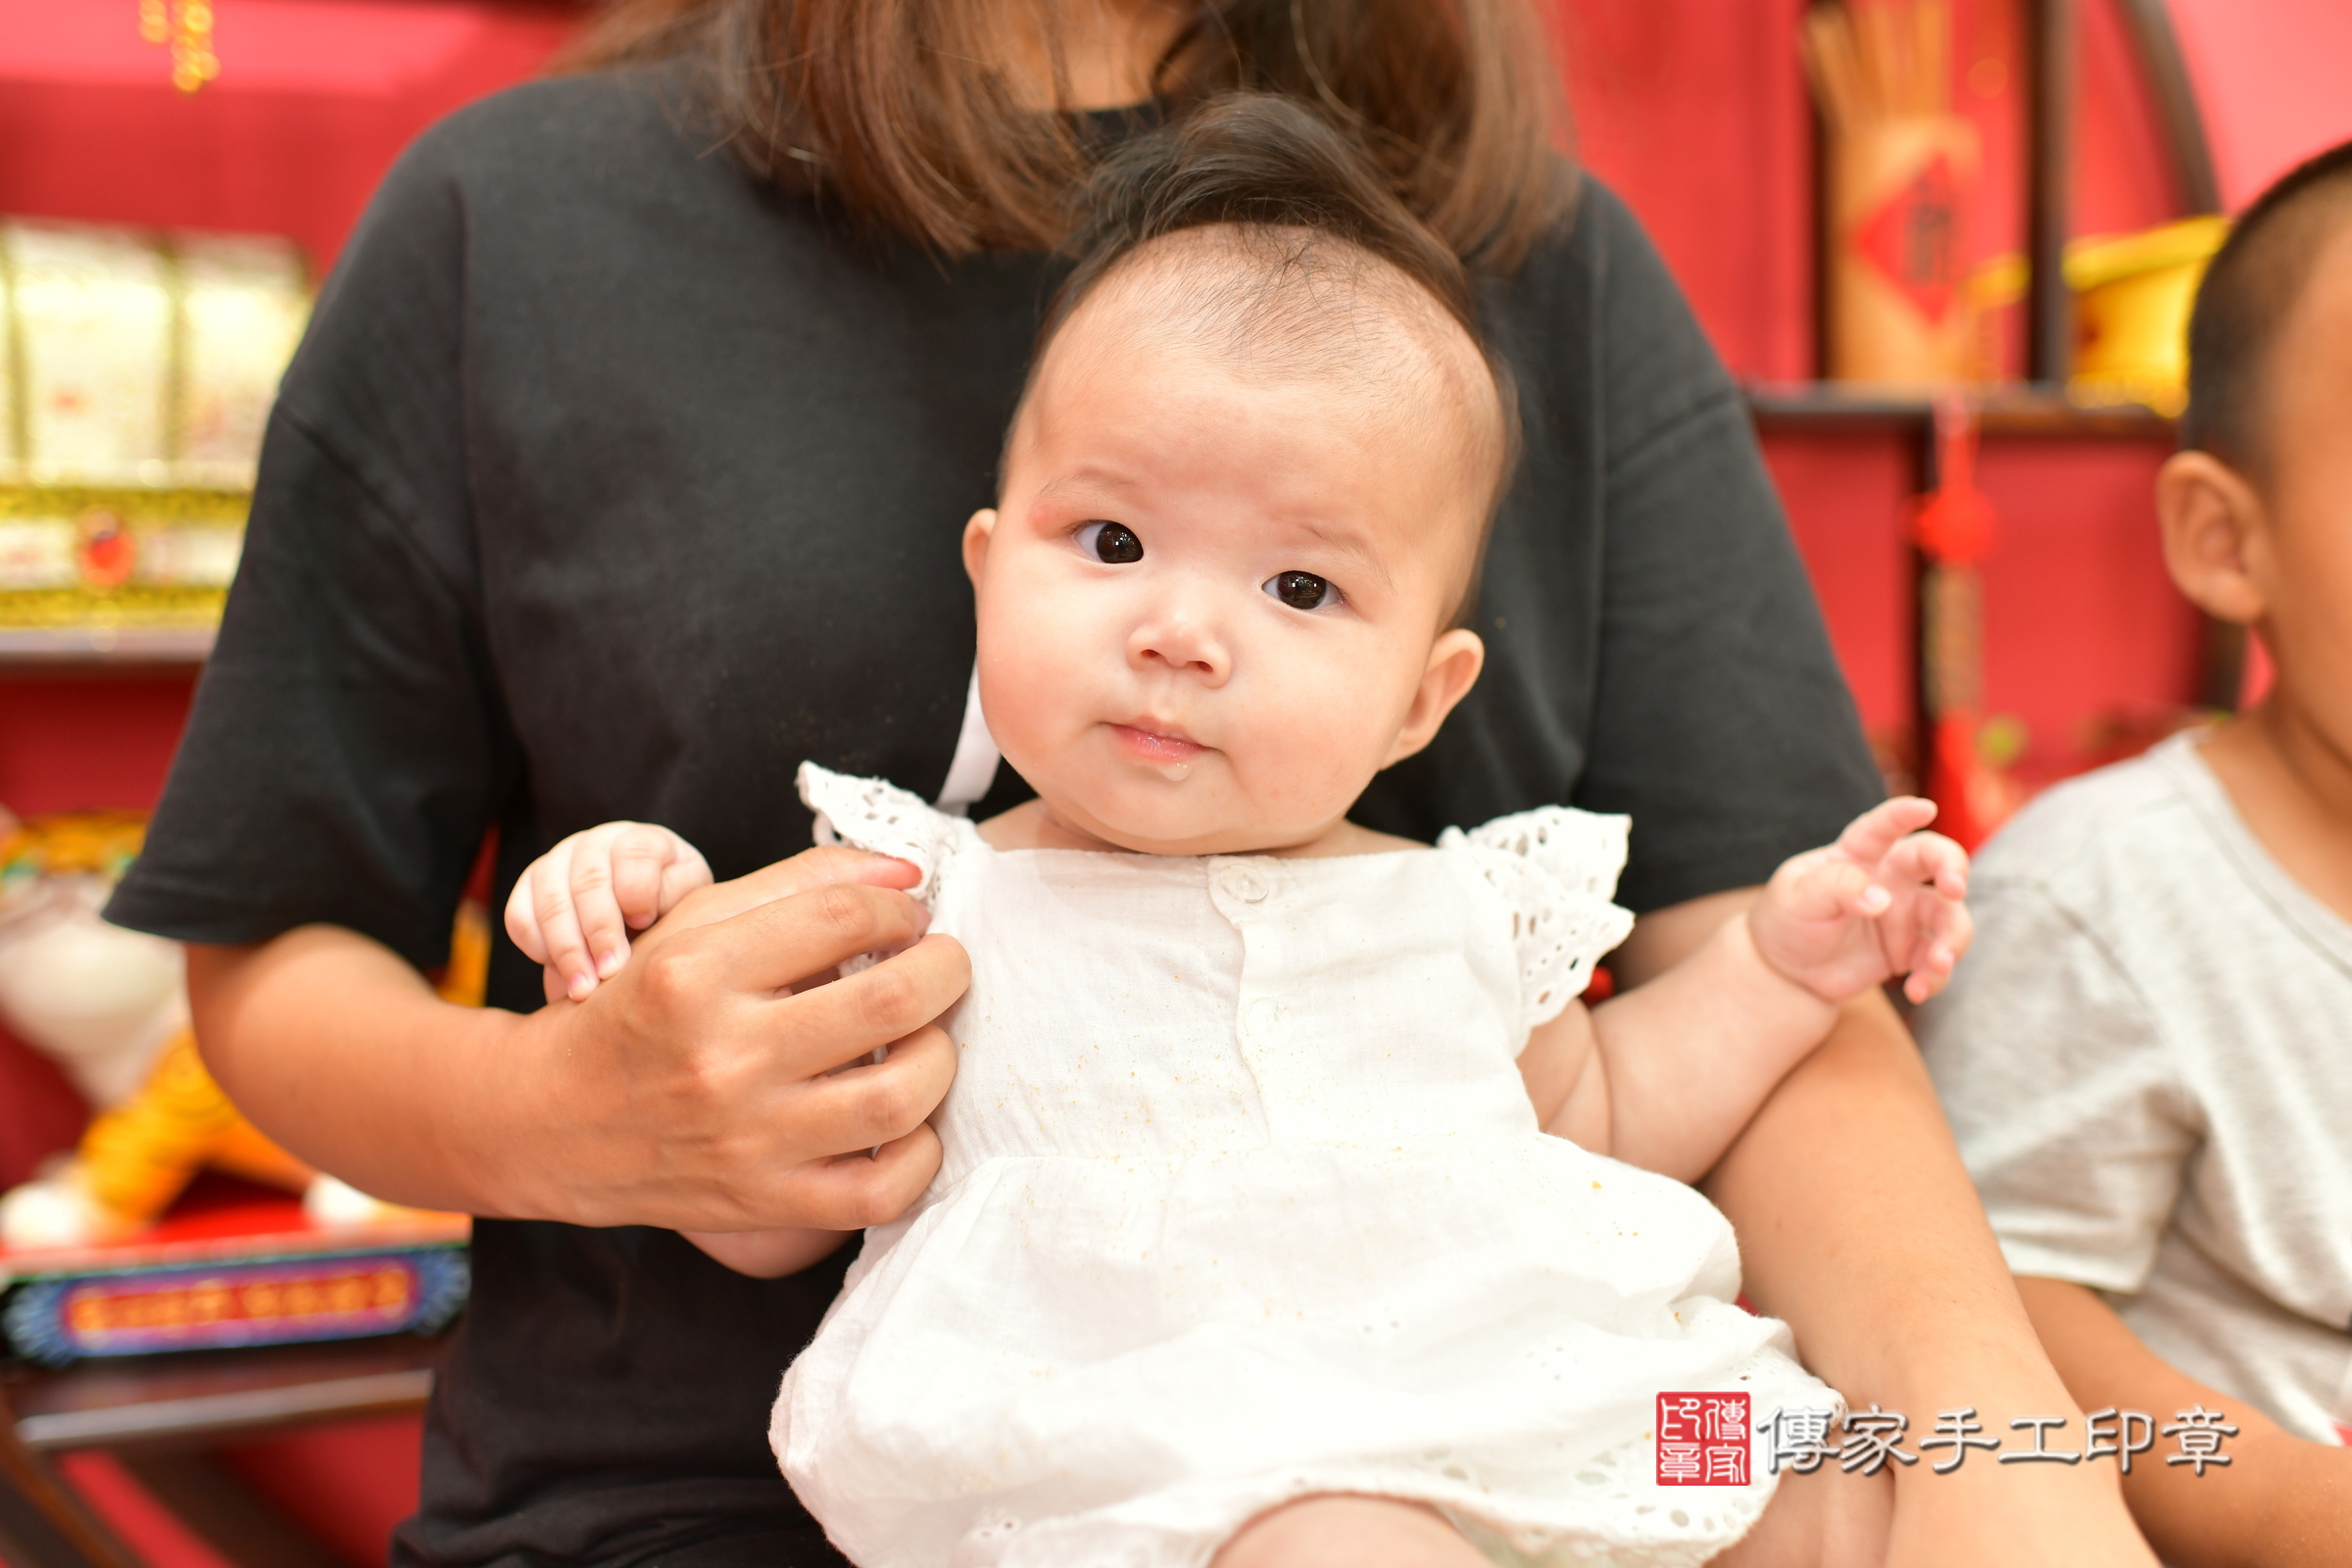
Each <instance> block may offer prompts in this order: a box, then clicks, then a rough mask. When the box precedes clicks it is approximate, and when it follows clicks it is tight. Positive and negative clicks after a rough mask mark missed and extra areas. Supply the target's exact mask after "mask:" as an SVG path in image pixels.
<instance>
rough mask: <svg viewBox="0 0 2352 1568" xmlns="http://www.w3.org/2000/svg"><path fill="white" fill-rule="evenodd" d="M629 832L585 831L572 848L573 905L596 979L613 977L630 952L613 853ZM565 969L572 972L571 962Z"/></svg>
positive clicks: (576, 986) (567, 972) (582, 943)
mask: <svg viewBox="0 0 2352 1568" xmlns="http://www.w3.org/2000/svg"><path fill="white" fill-rule="evenodd" d="M629 831H634V829H633V828H632V829H631V830H629ZM626 836H627V834H626V832H619V833H613V834H610V835H605V836H598V835H595V834H588V835H583V836H582V838H581V842H580V845H579V848H578V849H576V850H574V851H573V852H572V857H571V877H570V894H571V907H572V909H573V911H574V915H575V917H576V919H577V920H578V923H579V931H580V943H581V946H582V948H583V949H584V950H585V953H586V956H587V961H588V965H589V972H590V974H591V976H592V978H593V979H596V980H609V979H611V978H612V977H613V975H614V974H616V973H617V972H619V969H620V966H621V964H622V963H623V962H624V961H626V960H627V958H628V956H629V927H628V917H627V916H626V915H625V914H623V913H622V912H621V907H620V900H619V899H618V897H616V890H615V887H614V864H615V861H614V853H613V852H614V849H615V846H616V845H617V844H618V843H619V842H621V841H622V840H623V839H624V838H625V837H626ZM564 973H565V974H566V975H570V974H572V970H571V968H570V966H569V965H565V966H564ZM579 989H580V988H579V984H578V981H577V979H576V978H575V979H574V980H573V983H572V990H573V991H574V992H575V993H578V992H579Z"/></svg>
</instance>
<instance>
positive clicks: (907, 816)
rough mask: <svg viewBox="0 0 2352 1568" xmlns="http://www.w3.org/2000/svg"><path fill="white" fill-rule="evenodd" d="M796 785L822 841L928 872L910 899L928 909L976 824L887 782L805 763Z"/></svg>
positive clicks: (818, 841) (821, 842)
mask: <svg viewBox="0 0 2352 1568" xmlns="http://www.w3.org/2000/svg"><path fill="white" fill-rule="evenodd" d="M796 783H797V784H798V786H799V788H800V794H801V804H802V805H803V806H806V807H808V808H809V810H811V811H814V812H815V813H816V842H817V843H819V844H847V845H849V846H850V847H851V848H852V849H858V850H871V851H872V852H873V853H874V854H876V855H887V856H890V857H892V858H895V859H901V860H905V861H907V863H908V864H910V865H912V866H913V867H914V868H915V869H916V870H917V871H920V872H921V873H922V880H921V881H919V882H917V883H916V884H915V885H914V886H913V887H911V888H909V889H908V890H907V896H908V897H910V898H912V899H914V900H915V901H916V902H918V903H923V904H928V903H929V902H930V901H931V895H932V894H933V893H934V892H936V891H937V889H938V878H939V873H940V870H941V868H942V867H943V866H944V865H945V864H946V862H947V860H948V858H949V857H950V856H951V855H953V854H954V853H955V851H956V848H957V846H958V845H959V844H961V843H962V841H963V838H964V836H965V835H966V834H969V833H970V832H971V831H972V825H971V823H969V822H967V821H965V820H964V819H963V818H962V817H959V816H950V815H949V814H948V813H947V812H945V811H942V810H939V809H936V808H934V807H932V806H931V805H930V804H929V803H927V802H926V801H924V800H923V798H922V797H921V796H919V795H915V794H913V793H911V792H910V791H907V790H903V789H901V788H899V787H898V786H897V785H896V784H893V783H891V782H889V781H888V780H887V779H879V778H854V777H852V776H851V775H849V774H847V773H836V772H834V771H832V770H831V769H830V768H823V767H819V766H817V765H816V764H815V763H814V762H803V763H802V764H801V770H800V774H799V776H798V778H797V779H796Z"/></svg>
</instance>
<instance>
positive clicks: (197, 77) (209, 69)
mask: <svg viewBox="0 0 2352 1568" xmlns="http://www.w3.org/2000/svg"><path fill="white" fill-rule="evenodd" d="M139 36H140V37H142V38H144V39H146V40H147V41H148V42H149V43H152V44H161V45H169V46H170V47H171V50H172V86H174V87H177V88H178V89H179V90H180V91H181V92H194V91H196V90H197V89H198V88H200V87H202V86H203V85H204V84H205V83H206V82H208V81H210V80H212V79H213V78H214V77H215V76H218V75H219V74H221V57H220V56H219V55H217V54H215V53H214V52H213V7H212V0H139Z"/></svg>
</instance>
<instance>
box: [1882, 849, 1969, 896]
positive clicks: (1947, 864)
mask: <svg viewBox="0 0 2352 1568" xmlns="http://www.w3.org/2000/svg"><path fill="white" fill-rule="evenodd" d="M1882 869H1883V870H1884V872H1885V875H1886V876H1887V880H1888V881H1891V882H1898V883H1903V884H1924V885H1927V886H1930V887H1933V888H1934V889H1935V890H1936V892H1937V893H1938V894H1940V895H1941V896H1942V897H1944V898H1946V899H1965V898H1967V897H1968V852H1967V851H1966V850H1964V849H1962V848H1961V847H1960V846H1959V845H1957V844H1955V843H1953V842H1952V841H1951V840H1950V839H1947V838H1945V837H1944V836H1943V835H1942V834H1940V833H1914V834H1912V835H1910V836H1909V837H1908V838H1906V839H1904V840H1902V841H1901V842H1900V843H1898V844H1896V845H1895V846H1894V848H1893V849H1892V850H1890V851H1888V852H1887V863H1886V865H1885V866H1884V867H1883V868H1882Z"/></svg>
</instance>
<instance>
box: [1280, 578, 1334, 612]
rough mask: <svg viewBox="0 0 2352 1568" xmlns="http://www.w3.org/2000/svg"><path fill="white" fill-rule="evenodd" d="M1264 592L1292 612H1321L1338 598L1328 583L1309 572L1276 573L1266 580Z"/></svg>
mask: <svg viewBox="0 0 2352 1568" xmlns="http://www.w3.org/2000/svg"><path fill="white" fill-rule="evenodd" d="M1266 592H1268V593H1270V594H1272V595H1273V596H1274V597H1275V598H1277V599H1279V600H1281V601H1282V602H1283V603H1284V604H1286V605H1288V606H1290V607H1291V608H1292V609H1293V610H1321V609H1322V608H1323V607H1324V606H1325V605H1328V604H1330V603H1331V602H1332V601H1334V600H1336V599H1338V598H1339V597H1340V596H1339V592H1338V590H1337V589H1335V588H1333V587H1332V586H1331V584H1330V582H1329V581H1327V580H1326V579H1324V578H1321V577H1318V576H1316V575H1315V574H1314V573H1313V572H1311V571H1278V572H1276V573H1275V574H1274V575H1273V576H1271V577H1268V578H1267V579H1266Z"/></svg>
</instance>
